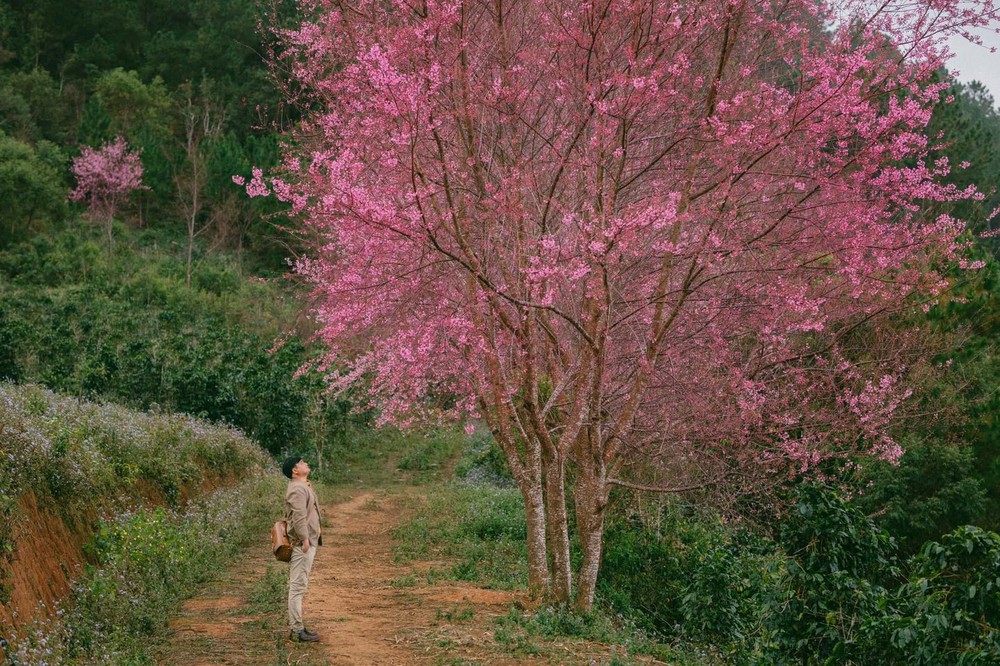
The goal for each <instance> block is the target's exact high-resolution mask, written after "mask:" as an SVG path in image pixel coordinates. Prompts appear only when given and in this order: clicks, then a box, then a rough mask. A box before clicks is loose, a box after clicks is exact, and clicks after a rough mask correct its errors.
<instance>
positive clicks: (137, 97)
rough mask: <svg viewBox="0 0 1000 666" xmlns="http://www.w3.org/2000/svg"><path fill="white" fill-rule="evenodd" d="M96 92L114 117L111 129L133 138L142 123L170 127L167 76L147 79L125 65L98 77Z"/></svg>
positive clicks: (163, 129)
mask: <svg viewBox="0 0 1000 666" xmlns="http://www.w3.org/2000/svg"><path fill="white" fill-rule="evenodd" d="M94 94H95V95H96V97H97V99H98V100H99V101H100V103H101V105H102V106H103V107H104V110H105V111H107V113H108V115H109V116H110V117H111V131H112V132H115V133H116V134H123V135H124V136H126V137H128V138H129V139H132V133H133V132H134V131H136V130H137V129H138V128H140V127H148V128H152V129H154V130H157V131H159V132H161V133H166V132H167V131H168V129H169V128H168V119H169V113H170V106H171V102H170V95H169V94H168V93H167V89H166V86H165V85H164V84H163V80H162V79H160V78H159V77H156V78H154V79H153V80H152V82H151V83H148V84H146V83H143V82H142V80H141V79H140V78H139V75H138V74H137V73H136V72H134V71H126V70H124V69H122V68H121V67H116V68H115V69H113V70H111V71H109V72H105V73H104V74H102V75H101V77H100V78H99V79H98V80H97V84H96V86H95V88H94Z"/></svg>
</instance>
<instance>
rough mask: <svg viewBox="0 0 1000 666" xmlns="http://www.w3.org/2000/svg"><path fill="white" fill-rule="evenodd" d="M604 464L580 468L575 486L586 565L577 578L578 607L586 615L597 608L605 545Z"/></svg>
mask: <svg viewBox="0 0 1000 666" xmlns="http://www.w3.org/2000/svg"><path fill="white" fill-rule="evenodd" d="M605 477H606V473H605V470H604V467H603V465H601V466H599V467H598V468H597V469H581V471H580V478H579V480H578V481H577V485H576V493H575V499H576V523H577V531H578V533H579V535H580V546H581V549H582V550H583V563H582V564H581V565H580V575H579V577H578V579H577V590H576V608H577V610H579V611H582V612H587V611H589V610H591V609H592V608H593V607H594V592H595V591H596V589H597V574H598V571H599V570H600V568H601V547H602V545H603V542H604V517H605V511H606V509H607V506H608V486H607V483H606V481H607V479H606V478H605Z"/></svg>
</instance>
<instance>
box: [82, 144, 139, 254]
mask: <svg viewBox="0 0 1000 666" xmlns="http://www.w3.org/2000/svg"><path fill="white" fill-rule="evenodd" d="M70 171H71V172H72V173H73V176H75V177H76V189H74V190H73V191H72V192H70V195H69V198H70V199H71V200H72V201H81V202H84V203H86V204H87V206H88V208H89V210H90V215H91V217H92V218H93V219H95V220H97V221H99V222H101V223H103V224H104V227H105V229H106V231H107V234H108V251H109V252H110V251H111V248H112V245H113V243H114V238H113V235H112V232H113V229H114V226H113V222H114V217H115V213H116V212H117V211H118V207H119V206H120V205H121V204H122V203H123V202H124V201H126V200H127V199H128V195H129V194H130V193H131V192H132V191H134V190H142V189H149V188H147V187H146V186H144V185H143V184H142V161H141V160H140V159H139V154H138V153H135V152H131V151H130V150H129V147H128V144H127V143H125V139H124V138H122V137H121V136H118V137H115V140H114V141H112V142H110V143H103V144H102V145H101V147H100V148H91V147H90V146H83V147H82V149H81V151H80V156H79V157H76V158H75V159H74V160H73V164H72V166H71V167H70Z"/></svg>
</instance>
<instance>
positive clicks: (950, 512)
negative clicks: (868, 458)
mask: <svg viewBox="0 0 1000 666" xmlns="http://www.w3.org/2000/svg"><path fill="white" fill-rule="evenodd" d="M903 444H904V449H905V453H904V454H903V457H902V458H900V460H899V464H898V465H889V464H886V463H882V462H873V463H871V466H870V468H869V469H867V470H866V472H865V474H864V475H863V478H864V479H866V480H867V487H865V488H863V489H862V492H860V494H859V495H858V496H857V497H856V498H855V500H854V503H855V505H856V506H858V508H859V509H861V510H862V511H865V512H866V513H869V514H877V517H876V521H877V522H878V524H879V525H880V526H881V527H882V528H883V529H885V530H886V531H887V532H889V534H891V535H892V536H893V538H894V539H895V540H896V542H897V544H898V545H899V549H900V552H902V553H904V554H912V553H915V552H916V551H917V550H918V549H919V548H920V546H921V545H922V544H923V543H924V542H926V541H928V540H931V539H936V538H938V537H939V536H940V535H942V534H944V533H946V532H950V531H951V530H953V529H955V528H957V527H958V526H960V525H973V524H977V525H982V524H986V523H984V522H983V521H985V520H987V519H988V517H987V514H986V506H987V503H986V490H985V487H984V484H983V481H982V476H981V474H980V473H979V472H978V471H977V466H976V455H975V450H974V449H973V448H972V447H971V446H969V445H963V444H948V443H944V442H941V441H940V440H937V439H928V440H924V441H920V440H918V439H916V437H911V436H906V435H904V438H903Z"/></svg>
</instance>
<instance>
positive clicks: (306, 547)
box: [302, 539, 309, 553]
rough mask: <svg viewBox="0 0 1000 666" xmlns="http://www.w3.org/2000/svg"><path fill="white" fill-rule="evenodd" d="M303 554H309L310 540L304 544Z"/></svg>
mask: <svg viewBox="0 0 1000 666" xmlns="http://www.w3.org/2000/svg"><path fill="white" fill-rule="evenodd" d="M302 552H303V553H308V552H309V539H306V540H305V541H303V542H302Z"/></svg>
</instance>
